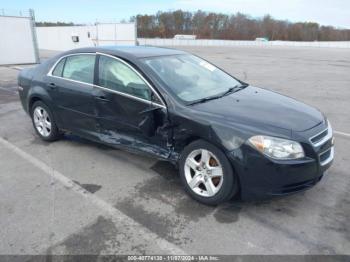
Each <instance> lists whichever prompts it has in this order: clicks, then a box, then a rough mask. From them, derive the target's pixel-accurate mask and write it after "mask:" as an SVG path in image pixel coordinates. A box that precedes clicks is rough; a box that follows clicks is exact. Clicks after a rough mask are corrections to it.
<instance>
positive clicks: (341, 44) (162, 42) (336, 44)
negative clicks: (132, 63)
mask: <svg viewBox="0 0 350 262" xmlns="http://www.w3.org/2000/svg"><path fill="white" fill-rule="evenodd" d="M137 41H138V42H139V44H140V45H151V46H299V47H332V48H350V41H332V42H294V41H268V42H262V41H241V40H214V39H196V40H187V39H172V38H168V39H164V38H138V39H137Z"/></svg>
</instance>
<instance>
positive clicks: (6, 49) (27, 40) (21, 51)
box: [0, 9, 39, 65]
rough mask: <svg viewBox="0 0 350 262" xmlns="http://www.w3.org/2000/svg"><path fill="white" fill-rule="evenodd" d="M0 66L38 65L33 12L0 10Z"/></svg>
mask: <svg viewBox="0 0 350 262" xmlns="http://www.w3.org/2000/svg"><path fill="white" fill-rule="evenodd" d="M0 37H1V41H0V65H6V64H27V63H28V64H30V63H38V62H39V55H38V46H37V40H36V33H35V18H34V11H33V10H28V11H15V10H4V9H0Z"/></svg>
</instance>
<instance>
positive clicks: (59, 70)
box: [52, 58, 66, 76]
mask: <svg viewBox="0 0 350 262" xmlns="http://www.w3.org/2000/svg"><path fill="white" fill-rule="evenodd" d="M65 61H66V59H65V58H63V59H62V60H61V61H60V62H59V63H58V64H57V65H56V67H55V69H54V70H53V72H52V75H54V76H62V71H63V66H64V62H65Z"/></svg>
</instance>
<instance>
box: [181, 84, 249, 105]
mask: <svg viewBox="0 0 350 262" xmlns="http://www.w3.org/2000/svg"><path fill="white" fill-rule="evenodd" d="M247 86H248V84H245V83H244V84H241V85H237V86H234V87H230V88H229V89H227V90H226V91H225V92H223V93H221V94H219V95H215V96H208V97H204V98H201V99H198V100H195V101H193V102H191V103H189V104H187V105H189V106H191V105H194V104H200V103H205V102H207V101H209V100H214V99H218V98H221V97H224V96H227V95H229V94H232V93H235V92H237V91H239V90H241V89H243V88H245V87H247Z"/></svg>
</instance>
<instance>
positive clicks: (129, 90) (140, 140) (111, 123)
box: [94, 55, 169, 157]
mask: <svg viewBox="0 0 350 262" xmlns="http://www.w3.org/2000/svg"><path fill="white" fill-rule="evenodd" d="M97 61H98V62H97V74H96V75H97V76H98V78H97V79H96V80H97V81H96V83H97V85H96V87H95V90H94V96H95V103H96V112H97V122H98V128H99V130H100V137H101V139H103V140H104V142H108V143H111V144H118V145H123V146H127V147H129V148H134V149H137V150H141V151H146V152H149V153H153V154H156V155H159V156H161V157H167V156H168V154H169V149H168V147H167V142H168V141H167V140H168V135H167V133H166V131H165V132H159V130H161V129H162V127H163V126H165V125H166V124H167V110H166V107H165V105H164V103H163V102H162V100H161V98H160V96H159V95H158V94H157V93H156V91H155V90H154V89H153V88H152V87H151V86H150V84H149V83H148V82H147V81H146V80H145V79H144V78H143V77H142V75H141V74H140V73H139V72H138V71H137V70H136V69H135V68H133V67H132V66H131V65H130V64H128V63H127V62H125V61H123V60H121V59H119V58H116V57H112V56H107V55H98V57H97ZM150 126H152V127H154V132H148V131H147V130H146V129H147V128H148V127H150Z"/></svg>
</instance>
